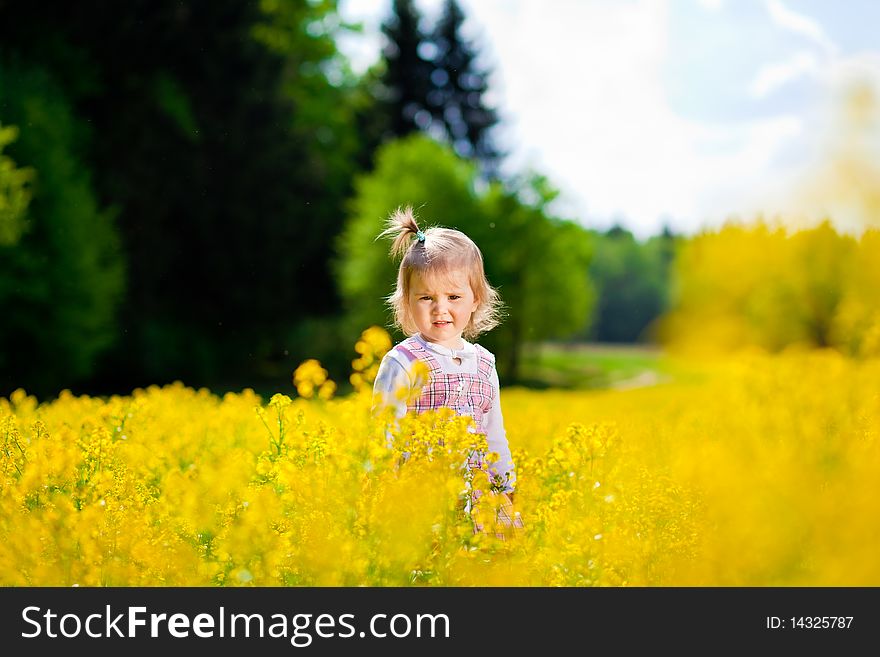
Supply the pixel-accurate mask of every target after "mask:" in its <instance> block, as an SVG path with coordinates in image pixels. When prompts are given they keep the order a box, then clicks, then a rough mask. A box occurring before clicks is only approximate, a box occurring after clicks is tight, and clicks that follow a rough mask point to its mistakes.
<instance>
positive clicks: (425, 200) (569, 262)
mask: <svg viewBox="0 0 880 657" xmlns="http://www.w3.org/2000/svg"><path fill="white" fill-rule="evenodd" d="M553 195H554V192H552V190H550V189H549V187H548V185H547V184H546V181H545V180H543V179H540V178H537V177H533V178H531V179H527V180H524V181H520V183H519V187H518V188H517V187H513V188H511V189H505V188H503V187H502V186H501V185H499V184H491V185H488V186H482V187H481V186H480V181H479V176H478V173H477V170H476V167H475V165H474V164H473V163H470V162H467V161H465V160H463V159H461V158H459V157H458V156H456V155H455V154H454V153H453V152H452V151H451V149H449V148H448V147H446V146H443V145H441V144H438V143H437V142H435V141H433V140H431V139H429V138H427V137H424V136H421V135H411V136H409V137H406V138H404V139H401V140H398V141H396V142H390V143H388V144H386V145H384V146H383V147H382V148H381V149H380V151H379V153H378V155H377V165H376V169H375V170H374V171H373V172H371V173H369V174H365V175H363V176H360V177H359V178H358V179H357V181H356V183H355V195H354V197H353V199H352V202H351V206H350V214H349V217H350V218H349V221H348V223H347V224H346V227H345V229H344V231H343V233H342V235H341V237H340V239H339V242H338V249H339V256H338V259H337V261H336V271H337V273H338V277H339V285H340V290H341V292H342V295H343V298H344V301H345V311H346V319H345V322H346V324H347V326H348V327H349V328H348V331H349V332H351V331H355V330H357V329H359V328H360V327H364V326H370V325H374V324H375V325H380V326H389V327H390V326H391V322H392V317H391V314H390V311H389V309H388V308H387V307H385V306H383V305H381V304H380V303H377V300H380V299H382V298H383V297H387V296H388V295H389V294H390V293H391V292H392V290H393V286H394V284H395V282H396V279H397V274H396V272H397V266H398V263H396V262H393V261H392V260H391V258H390V257H389V255H388V250H389V246H390V244H389V243H388V242H379V241H377V240H376V236H377V235H378V234H379V232H381V230H382V227H383V224H384V221H385V219H386V218H387V217H388V215H389V214H390V213H391V212H392V211H393V210H394V209H395V208H397V207H399V206H404V205H413V206H414V207H415V209H416V213H417V219H418V220H419V221H420V226H422V227H423V228H424V227H427V226H431V225H442V226H445V227H449V228H456V229H459V230H461V231H463V232H464V233H466V234H467V235H468V236H469V237H471V239H473V240H474V241H475V242H476V244H477V246H479V247H480V249H481V251H482V252H483V256H484V261H485V267H486V274H487V276H488V277H489V282H490V283H491V284H492V285H494V286H495V287H497V288H499V291H500V292H501V296H502V299H503V300H504V303H505V306H506V310H507V314H508V317H507V318H506V319H505V320H504V321H503V322H502V324H501V326H500V327H499V328H497V329H495V330H494V331H493V332H491V333H490V334H488V335H487V336H485V339H484V338H480V343H481V344H484V345H486V346H487V348H490V349H492V350H493V351H495V352H496V355H497V356H498V367H499V375H500V376H502V377H504V378H506V379H515V378H516V377H517V368H518V362H519V354H520V351H521V349H522V347H523V344H524V343H525V342H526V341H534V340H543V339H546V338H561V337H566V336H568V335H570V334H571V333H573V332H575V331H577V330H578V329H579V328H581V327H582V326H583V325H584V323H585V322H587V321H588V318H589V312H590V308H591V306H592V303H593V296H592V291H591V288H590V287H589V285H588V283H587V281H586V277H585V276H572V275H571V274H572V272H584V271H586V269H587V266H588V264H589V258H590V248H589V238H588V235H587V233H586V231H584V230H583V229H582V228H581V227H579V226H578V225H577V224H574V223H573V222H569V221H564V220H561V219H557V218H553V217H550V216H548V214H547V210H546V205H547V203H548V202H549V201H550V200H551V199H552V197H553ZM395 337H396V338H398V339H399V338H401V337H403V336H402V335H401V334H399V333H397V334H396V336H395Z"/></svg>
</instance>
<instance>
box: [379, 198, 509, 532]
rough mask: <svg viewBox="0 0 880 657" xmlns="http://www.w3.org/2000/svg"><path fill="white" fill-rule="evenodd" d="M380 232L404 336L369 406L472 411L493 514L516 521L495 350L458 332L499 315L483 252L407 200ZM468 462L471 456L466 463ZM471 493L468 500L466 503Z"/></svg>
mask: <svg viewBox="0 0 880 657" xmlns="http://www.w3.org/2000/svg"><path fill="white" fill-rule="evenodd" d="M379 237H391V238H393V242H392V245H391V255H392V257H401V256H402V260H401V262H400V267H399V269H398V272H397V286H396V288H395V290H394V292H393V293H392V294H391V296H390V297H389V298H388V302H389V304H390V305H391V307H392V309H393V312H394V320H395V323H396V324H397V325H398V326H399V327H400V329H401V330H402V331H403V332H404V333H405V334H406V335H408V336H409V337H408V338H406V339H405V340H403V341H402V342H400V343H399V344H397V345H395V346H394V347H393V348H392V349H391V350H390V351H389V352H388V353H387V354H386V355H385V357H384V358H383V359H382V362H381V363H380V365H379V371H378V373H377V375H376V380H375V382H374V384H373V392H374V410H375V409H377V408H380V407H382V406H387V405H391V406H393V407H394V409H395V415H396V416H397V417H402V416H403V415H405V414H406V413H407V412H416V413H421V412H423V411H426V410H432V409H437V408H440V407H448V408H451V409H453V410H454V411H455V412H456V413H457V414H459V415H468V416H470V417H471V418H473V428H472V430H473V431H475V432H477V433H482V434H485V436H486V441H487V444H488V452H489V453H490V454H491V453H495V454H497V455H498V459H497V460H496V461H494V462H492V463H489V464H488V466H489V467H488V472H489V476H490V479H491V481H492V488H493V489H494V490H495V491H496V492H497V493H499V494H501V495H503V496H504V499H503V503H502V504H501V505H500V506H499V517H498V521H499V522H500V524H501V525H505V526H511V524H512V525H513V526H514V527H521V521H520V520H519V516H518V514H516V515H515V516H514V514H513V513H512V508H511V504H510V500H511V499H512V497H513V492H514V488H515V484H516V468H515V466H514V463H513V459H512V458H511V454H510V447H509V445H508V442H507V434H506V432H505V430H504V420H503V418H502V416H501V402H500V389H499V384H498V373H497V371H496V369H495V357H494V356H493V355H492V354H491V353H490V352H489V351H488V350H487V349H485V348H484V347H481V346H480V345H478V344H473V343H471V342H468V341H467V340H465V339H464V338H474V337H476V336H477V335H479V334H480V333H482V332H484V331H488V330H489V329H491V328H494V327H495V326H497V325H498V321H499V320H498V316H499V310H500V306H501V302H500V298H499V296H498V293H497V292H496V291H495V290H494V289H493V288H492V287H491V286H490V285H489V282H488V281H487V280H486V274H485V272H484V270H483V256H482V254H481V253H480V250H479V248H477V245H476V244H474V242H473V241H472V240H471V239H470V238H469V237H468V236H467V235H465V234H464V233H462V232H460V231H458V230H451V229H448V228H428V229H427V230H425V231H424V232H423V231H422V230H420V229H419V227H418V225H417V224H416V220H415V217H414V216H413V212H412V208H406V209H403V210H400V209H399V210H397V211H395V212H394V213H392V215H391V217H390V218H389V220H388V224H387V228H386V229H385V230H384V231H383V232H382V233H380V235H379ZM417 361H421V362H422V363H424V364H425V365H426V366H427V369H428V370H429V372H430V374H429V377H428V380H427V382H425V383H424V385H423V386H422V387H421V388H420V393H419V394H417V395H411V396H410V400H412V401H407V400H406V399H401V396H400V395H399V394H398V393H399V391H400V390H401V389H402V388H403V389H405V390H413V389H414V388H417V387H418V386H419V383H420V382H419V381H417V380H416V379H417V378H418V377H416V376H414V375H413V365H414V364H415V363H416V362H417ZM413 399H414V400H413ZM474 464H475V463H474V459H473V458H472V459H471V460H470V462H469V466H470V467H473V465H474ZM476 464H477V465H479V459H477V463H476ZM475 497H476V494H475ZM472 501H473V500H468V504H467V508H468V510H470V508H471V502H472ZM476 529H477V530H479V531H482V530H483V528H482V527H480V526H478V527H477V528H476ZM501 537H502V538H503V536H501Z"/></svg>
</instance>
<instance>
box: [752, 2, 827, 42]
mask: <svg viewBox="0 0 880 657" xmlns="http://www.w3.org/2000/svg"><path fill="white" fill-rule="evenodd" d="M767 11H769V12H770V18H771V19H772V20H773V22H774V23H775V24H776V25H778V26H779V27H781V28H784V29H786V30H790V31H792V32H795V33H797V34H800V35H802V36H805V37H807V38H808V39H809V40H811V41H812V42H813V43H815V44H817V45H818V46H820V47H821V48H822V49H823V50H824V51H825V52H826V53H827V54H828V55H834V54H836V53H837V46H836V45H835V44H834V43H833V42H832V41H831V39H829V38H828V35H827V34H825V30H823V29H822V26H821V25H820V24H819V23H818V22H817V21H816V20H814V19H813V18H810V17H809V16H806V15H804V14H799V13H797V12H796V11H793V10H791V9H789V8H788V7H786V6H785V5H784V4H782V0H767Z"/></svg>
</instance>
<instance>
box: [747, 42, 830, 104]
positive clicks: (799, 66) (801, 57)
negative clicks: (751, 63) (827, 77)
mask: <svg viewBox="0 0 880 657" xmlns="http://www.w3.org/2000/svg"><path fill="white" fill-rule="evenodd" d="M818 70H819V60H818V59H817V58H816V56H815V55H814V54H813V53H810V52H799V53H796V54H795V55H794V56H793V57H792V58H791V59H789V60H788V61H787V62H782V63H779V64H770V65H768V66H764V67H763V68H761V70H760V71H758V75H757V76H755V79H754V80H753V81H752V84H751V85H750V87H749V94H750V95H751V96H752V97H753V98H763V97H765V96H767V95H768V94H770V93H771V92H773V91H776V89H778V88H779V87H781V86H783V85H784V84H786V83H788V82H792V81H794V80H797V79H798V78H801V77H803V76H805V75H809V74H812V73H816V72H817V71H818Z"/></svg>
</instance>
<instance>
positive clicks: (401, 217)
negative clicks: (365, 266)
mask: <svg viewBox="0 0 880 657" xmlns="http://www.w3.org/2000/svg"><path fill="white" fill-rule="evenodd" d="M410 235H412V236H414V237H417V238H419V239H420V241H424V233H422V231H421V229H419V225H418V224H417V223H416V218H415V216H414V215H413V209H412V206H410V205H407V206H406V207H404V208H397V209H396V210H395V211H394V212H392V213H391V216H390V217H388V220H387V221H386V222H385V230H383V231H382V232H381V233H379V236H378V237H377V238H376V239H379V238H381V237H391V238H392V242H391V256H392V257H393V258H402V257H403V256H404V255H405V254H406V252H407V251H408V250H409V248H410V247H411V246H412V242H410V239H409V237H410Z"/></svg>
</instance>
